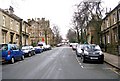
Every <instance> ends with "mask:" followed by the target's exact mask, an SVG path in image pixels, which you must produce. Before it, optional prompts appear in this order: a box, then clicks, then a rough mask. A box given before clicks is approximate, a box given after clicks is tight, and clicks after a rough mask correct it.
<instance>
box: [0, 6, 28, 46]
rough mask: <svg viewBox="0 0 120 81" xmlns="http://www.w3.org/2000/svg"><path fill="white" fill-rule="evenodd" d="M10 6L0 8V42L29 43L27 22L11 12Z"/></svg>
mask: <svg viewBox="0 0 120 81" xmlns="http://www.w3.org/2000/svg"><path fill="white" fill-rule="evenodd" d="M11 8H12V7H10V8H9V9H6V10H4V9H0V39H1V40H0V43H4V44H6V43H14V44H17V45H18V46H22V45H25V44H30V41H29V39H30V38H29V33H28V32H29V31H28V30H29V26H30V25H29V24H28V23H27V22H25V21H23V19H21V18H20V17H18V16H16V15H15V14H13V10H11Z"/></svg>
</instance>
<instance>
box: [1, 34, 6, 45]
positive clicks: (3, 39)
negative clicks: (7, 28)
mask: <svg viewBox="0 0 120 81" xmlns="http://www.w3.org/2000/svg"><path fill="white" fill-rule="evenodd" d="M2 42H3V43H6V33H5V32H2Z"/></svg>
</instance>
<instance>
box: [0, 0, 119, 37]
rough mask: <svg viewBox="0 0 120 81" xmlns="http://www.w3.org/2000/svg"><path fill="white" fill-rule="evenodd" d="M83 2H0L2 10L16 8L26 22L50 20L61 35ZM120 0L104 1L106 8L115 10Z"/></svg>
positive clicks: (76, 0) (43, 0)
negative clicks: (30, 20)
mask: <svg viewBox="0 0 120 81" xmlns="http://www.w3.org/2000/svg"><path fill="white" fill-rule="evenodd" d="M81 1H82V0H0V8H3V9H6V8H8V7H9V6H10V5H12V6H13V7H14V10H15V14H16V15H17V16H19V17H21V18H23V19H24V20H27V19H28V18H42V17H45V18H46V19H48V20H50V23H51V27H52V26H53V24H55V25H58V27H59V28H60V32H61V35H62V36H63V37H64V38H65V34H66V33H67V30H68V29H69V27H70V23H71V19H72V15H73V12H74V8H75V6H74V5H75V4H76V3H77V4H78V3H79V2H81ZM118 2H119V0H109V1H108V0H102V5H103V7H104V8H106V7H107V8H112V9H113V8H114V7H115V6H117V4H118Z"/></svg>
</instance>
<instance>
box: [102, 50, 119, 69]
mask: <svg viewBox="0 0 120 81" xmlns="http://www.w3.org/2000/svg"><path fill="white" fill-rule="evenodd" d="M104 59H105V60H104V61H105V62H106V63H108V64H110V65H112V66H114V67H116V68H117V69H120V56H117V55H113V54H109V53H105V52H104Z"/></svg>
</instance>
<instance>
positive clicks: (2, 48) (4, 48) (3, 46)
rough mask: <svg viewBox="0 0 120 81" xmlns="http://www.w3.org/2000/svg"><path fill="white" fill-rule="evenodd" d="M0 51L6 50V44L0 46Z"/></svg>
mask: <svg viewBox="0 0 120 81" xmlns="http://www.w3.org/2000/svg"><path fill="white" fill-rule="evenodd" d="M0 50H8V45H7V44H0Z"/></svg>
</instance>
